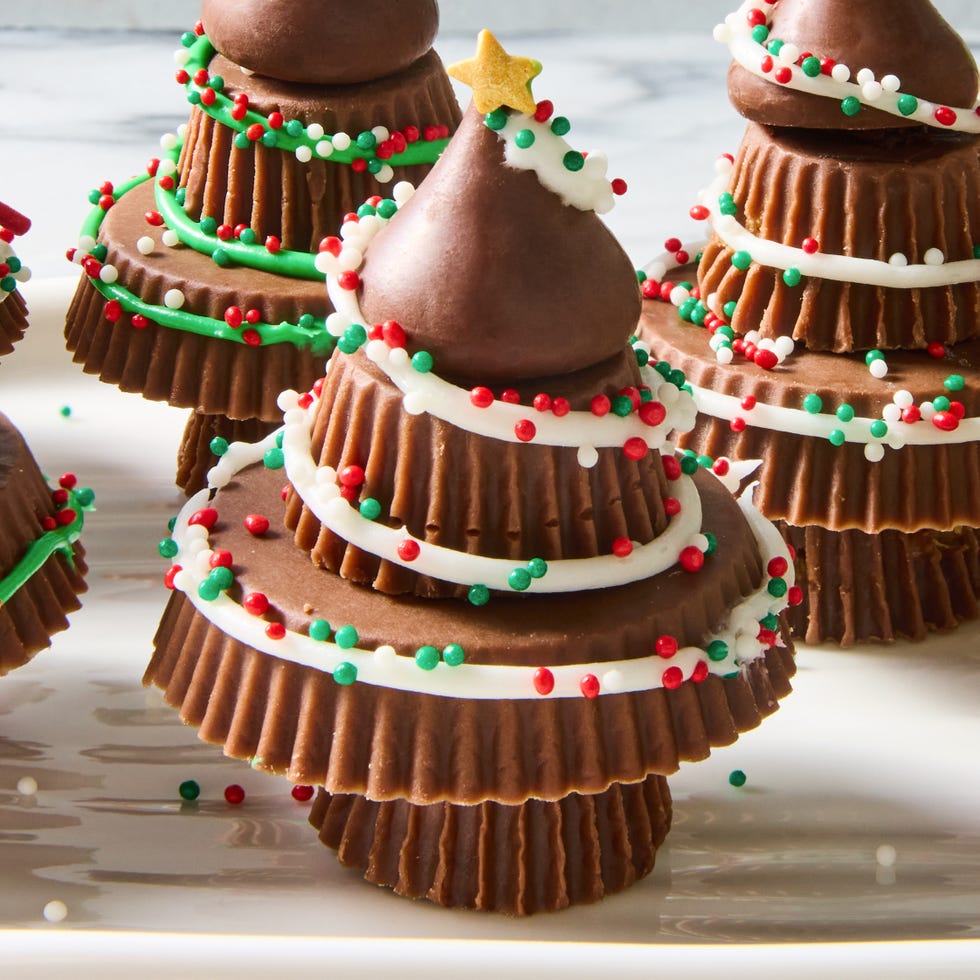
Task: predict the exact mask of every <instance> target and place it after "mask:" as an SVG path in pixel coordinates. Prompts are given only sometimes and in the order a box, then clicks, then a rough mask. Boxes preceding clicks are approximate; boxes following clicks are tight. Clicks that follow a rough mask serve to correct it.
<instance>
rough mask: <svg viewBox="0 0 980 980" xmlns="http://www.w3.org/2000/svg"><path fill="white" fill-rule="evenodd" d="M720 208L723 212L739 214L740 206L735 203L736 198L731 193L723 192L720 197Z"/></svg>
mask: <svg viewBox="0 0 980 980" xmlns="http://www.w3.org/2000/svg"><path fill="white" fill-rule="evenodd" d="M718 210H719V211H720V212H721V213H722V214H729V215H730V214H738V206H737V205H736V204H735V198H734V197H732V195H731V194H722V195H721V197H719V198H718Z"/></svg>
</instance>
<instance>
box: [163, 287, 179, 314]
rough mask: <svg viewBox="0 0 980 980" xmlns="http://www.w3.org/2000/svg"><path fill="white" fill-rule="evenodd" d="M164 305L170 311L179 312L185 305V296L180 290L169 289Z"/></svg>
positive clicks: (165, 295) (164, 298)
mask: <svg viewBox="0 0 980 980" xmlns="http://www.w3.org/2000/svg"><path fill="white" fill-rule="evenodd" d="M163 305H164V306H166V307H167V309H170V310H179V309H180V308H181V307H182V306H183V305H184V294H183V293H182V292H181V291H180V290H179V289H168V290H167V292H166V293H165V294H164V297H163Z"/></svg>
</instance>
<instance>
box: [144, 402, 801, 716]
mask: <svg viewBox="0 0 980 980" xmlns="http://www.w3.org/2000/svg"><path fill="white" fill-rule="evenodd" d="M291 411H294V410H291ZM290 424H292V425H296V424H298V423H297V420H296V418H295V417H294V419H293V420H292V421H291V423H290ZM281 437H282V432H281V431H280V433H273V434H272V435H270V436H269V437H267V438H266V439H265V440H263V441H262V442H259V443H255V444H251V445H249V444H246V443H234V444H232V445H231V446H230V447H229V449H228V451H227V452H226V453H225V454H224V455H223V456H222V458H221V459H220V461H219V463H218V465H217V466H216V467H215V469H214V470H212V473H211V474H210V475H209V479H210V480H211V489H205V490H202V491H200V492H199V493H197V494H196V495H195V496H194V497H192V498H191V499H190V500H189V501H188V502H187V504H186V505H185V506H184V508H183V509H182V510H181V512H180V514H179V515H178V517H177V519H176V521H175V524H174V529H173V534H172V537H171V538H170V539H169V540H167V541H165V542H162V543H161V552H162V553H163V554H164V555H165V556H166V557H168V558H172V559H174V561H175V562H177V563H176V564H174V565H172V566H171V569H170V571H169V572H168V574H167V583H168V585H170V586H171V587H173V588H175V589H177V590H179V591H181V592H183V593H184V594H185V595H186V597H187V598H188V600H189V601H190V602H191V603H192V604H193V605H194V607H195V608H196V609H197V611H198V612H200V613H201V614H202V615H203V616H204V617H205V618H206V619H208V620H209V621H210V622H211V623H213V624H214V625H215V626H216V627H217V628H218V629H220V630H222V632H224V633H226V634H227V635H229V636H231V637H233V638H234V639H236V640H238V641H239V642H241V643H244V644H246V645H248V646H250V647H252V648H254V649H256V650H258V651H259V652H261V653H264V654H267V655H269V656H273V657H277V658H279V659H281V660H286V661H289V662H292V663H296V664H300V665H303V666H309V667H313V668H315V669H317V670H322V671H326V672H328V673H332V674H333V675H334V678H335V680H337V682H338V683H340V684H350V683H353V682H354V681H355V680H359V681H362V682H364V683H368V684H373V685H376V686H380V687H387V688H390V689H395V690H401V691H409V692H414V693H420V694H431V695H438V696H443V697H458V698H473V699H503V698H507V699H522V700H523V699H537V698H545V697H553V698H561V697H589V698H593V697H597V696H599V695H603V694H614V693H624V692H631V691H647V690H655V689H658V688H668V689H673V688H676V687H678V686H679V685H680V684H681V683H683V682H684V681H685V680H693V681H695V682H697V681H701V680H703V679H704V678H705V677H707V676H708V674H715V675H718V676H722V677H727V676H730V675H732V674H734V673H737V672H738V671H739V669H740V667H741V666H742V665H743V664H746V663H749V662H751V661H752V660H754V659H756V658H758V657H759V656H762V655H763V654H764V653H765V651H766V650H767V649H769V647H771V646H773V645H774V644H775V643H776V642H777V637H776V633H775V631H776V630H777V629H778V619H777V616H778V613H779V612H780V611H781V610H782V609H783V608H784V606H785V605H786V602H787V596H789V597H790V598H789V601H791V602H792V601H797V602H798V601H799V599H800V596H799V595H798V591H799V590H798V589H797V588H796V586H795V585H794V577H793V565H792V561H791V559H790V553H789V549H788V546H787V545H786V544H785V542H784V541H783V540H782V538H781V537H780V535H779V533H778V532H777V531H776V529H775V527H774V526H773V525H772V524H770V523H769V522H768V521H766V520H765V519H764V518H763V517H762V516H761V515H760V514H759V513H758V511H756V510H755V508H754V507H753V506H752V504H751V502H750V500H749V499H748V495H747V494H743V496H742V497H741V498H739V505H740V507H741V509H742V512H743V513H744V514H745V517H746V519H747V520H748V522H749V525H750V527H751V530H752V533H753V535H754V537H755V539H756V541H757V543H758V545H759V548H760V551H761V552H762V555H763V558H764V560H765V561H766V564H767V570H768V571H767V576H766V578H765V580H764V581H763V583H762V585H761V586H760V587H759V589H757V590H756V591H755V592H754V593H752V594H751V595H750V596H748V597H746V598H745V599H743V600H742V601H741V602H739V603H738V604H737V605H736V606H734V607H733V608H732V610H731V613H730V616H729V620H728V623H726V624H725V625H724V626H723V627H721V628H720V629H717V630H716V631H715V632H714V633H713V635H712V639H711V640H710V641H709V642H708V643H707V644H706V646H705V648H703V649H702V648H699V647H693V646H689V647H681V648H678V647H677V644H676V641H674V640H673V638H672V637H661V638H660V640H658V642H657V652H653V653H651V654H650V655H648V656H645V657H642V658H638V659H634V660H619V661H610V662H603V663H583V664H572V665H567V666H561V667H551V668H547V667H538V668H533V667H523V666H491V665H475V664H467V663H466V662H465V653H464V651H463V650H462V649H461V648H459V646H458V645H457V644H450V645H449V646H447V647H446V648H445V649H444V650H443V651H442V653H441V655H440V652H439V650H438V649H437V648H435V647H428V646H427V647H422V648H420V649H419V650H418V651H417V652H416V654H415V656H414V657H408V656H404V655H399V654H397V653H396V651H395V649H394V648H393V647H391V646H389V645H387V644H385V645H382V646H379V647H378V648H376V649H375V650H367V649H363V648H360V647H358V646H357V643H358V636H357V631H356V629H355V628H354V627H352V626H343V627H341V628H339V629H337V630H332V629H331V628H330V626H329V624H327V623H326V622H325V621H323V620H314V621H312V622H311V623H310V624H309V625H308V627H307V632H306V633H300V632H297V631H294V630H287V629H285V628H284V627H282V626H281V624H277V623H270V622H268V621H267V620H265V619H263V618H262V616H263V614H264V613H265V612H266V611H267V610H268V609H269V608H270V604H269V602H268V599H267V598H266V597H265V596H262V600H264V601H261V602H260V601H257V600H256V599H255V595H256V594H254V593H252V594H250V595H249V596H246V597H244V599H243V603H242V604H239V603H237V602H235V601H234V600H233V599H232V598H231V597H230V596H229V595H228V594H227V590H228V589H229V588H230V587H231V585H232V584H233V582H234V574H233V573H232V572H231V569H230V567H229V564H230V562H231V556H228V555H225V554H222V555H221V556H220V558H219V559H218V560H217V561H216V556H218V555H219V553H218V552H214V551H212V550H211V549H210V548H209V545H208V528H209V527H210V526H212V525H213V523H214V521H215V520H217V513H216V512H214V510H213V508H208V507H207V504H208V502H209V500H210V498H211V496H212V494H213V493H214V487H216V486H220V485H224V484H227V483H228V482H229V481H230V480H231V479H232V478H233V477H234V476H235V475H236V474H237V473H238V472H240V471H241V470H242V469H244V468H245V467H246V466H249V465H252V464H254V463H258V462H259V461H260V460H265V459H267V458H268V455H269V453H270V452H273V453H274V451H275V450H276V449H277V443H278V441H279V439H280V438H281ZM283 444H284V445H287V442H286V440H285V438H283ZM220 569H223V570H224V571H223V572H219V570H220ZM331 633H332V634H333V639H332V640H331V639H330V635H331Z"/></svg>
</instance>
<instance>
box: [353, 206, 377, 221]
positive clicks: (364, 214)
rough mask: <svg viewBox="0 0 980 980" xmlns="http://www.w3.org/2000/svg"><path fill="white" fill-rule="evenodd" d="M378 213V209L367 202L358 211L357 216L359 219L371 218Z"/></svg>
mask: <svg viewBox="0 0 980 980" xmlns="http://www.w3.org/2000/svg"><path fill="white" fill-rule="evenodd" d="M377 213H378V212H377V209H376V208H375V207H374V205H373V204H368V203H366V202H365V203H364V204H362V205H361V206H360V207H359V208H358V209H357V216H358V217H359V218H370V217H371V216H372V215H375V214H377Z"/></svg>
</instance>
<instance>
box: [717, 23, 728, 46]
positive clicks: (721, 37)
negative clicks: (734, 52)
mask: <svg viewBox="0 0 980 980" xmlns="http://www.w3.org/2000/svg"><path fill="white" fill-rule="evenodd" d="M712 36H713V37H714V39H715V40H716V41H717V42H718V43H719V44H728V43H729V42H730V41H731V39H732V32H731V29H730V28H729V26H728V25H727V24H716V25H715V29H714V31H713V32H712Z"/></svg>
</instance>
